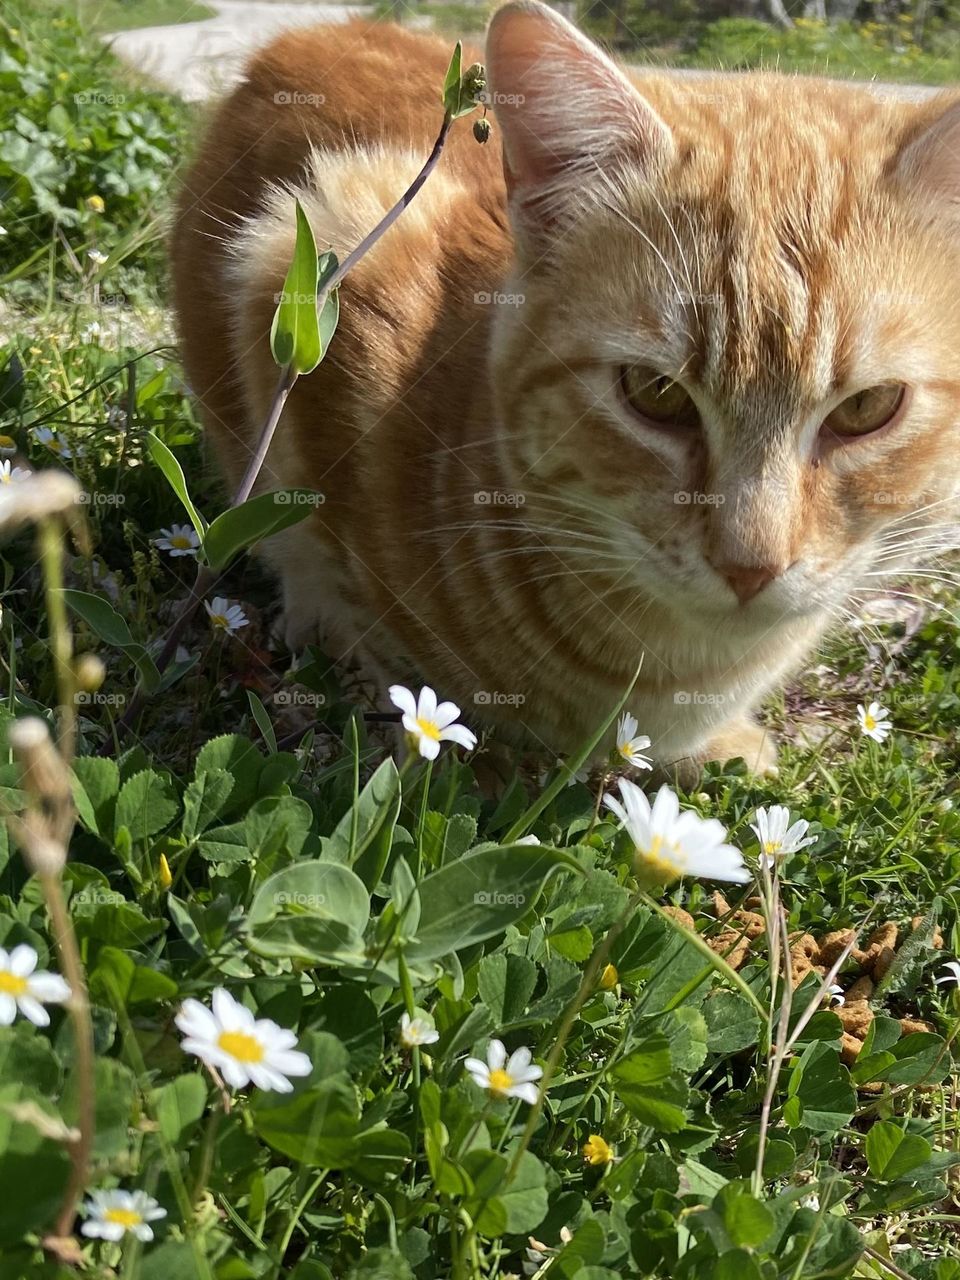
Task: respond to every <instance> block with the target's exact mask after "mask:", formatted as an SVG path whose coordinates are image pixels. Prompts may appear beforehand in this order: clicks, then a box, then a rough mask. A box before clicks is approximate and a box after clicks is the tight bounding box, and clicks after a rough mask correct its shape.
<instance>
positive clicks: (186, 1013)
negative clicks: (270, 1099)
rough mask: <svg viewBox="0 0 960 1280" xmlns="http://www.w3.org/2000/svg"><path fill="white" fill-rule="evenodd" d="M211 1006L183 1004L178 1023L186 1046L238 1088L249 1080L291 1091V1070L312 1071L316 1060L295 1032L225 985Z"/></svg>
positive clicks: (186, 1050)
mask: <svg viewBox="0 0 960 1280" xmlns="http://www.w3.org/2000/svg"><path fill="white" fill-rule="evenodd" d="M211 1003H212V1005H213V1009H212V1011H211V1010H210V1009H208V1008H207V1007H206V1005H203V1004H201V1003H200V1001H199V1000H192V999H187V1000H184V1002H183V1004H182V1005H181V1006H180V1012H179V1013H178V1014H177V1016H176V1019H175V1021H176V1024H177V1026H178V1027H179V1028H180V1030H181V1031H182V1032H183V1034H184V1039H183V1042H182V1044H181V1048H182V1049H183V1051H184V1053H192V1054H194V1055H195V1056H196V1057H198V1058H199V1059H200V1061H201V1062H205V1063H206V1064H207V1066H208V1067H216V1069H217V1070H218V1071H219V1072H220V1074H221V1075H222V1076H223V1078H224V1080H225V1081H226V1082H227V1084H228V1085H230V1086H231V1088H233V1089H242V1088H243V1086H244V1085H245V1084H247V1083H248V1082H249V1083H251V1084H255V1085H256V1086H257V1088H258V1089H275V1090H276V1091H277V1093H290V1091H291V1090H292V1089H293V1085H292V1084H291V1083H290V1081H289V1080H288V1079H287V1077H288V1076H308V1075H309V1074H310V1072H311V1071H312V1070H313V1065H312V1063H311V1062H310V1059H309V1058H308V1057H307V1055H306V1054H305V1053H300V1052H299V1050H297V1049H295V1048H294V1046H295V1045H296V1043H297V1036H296V1032H294V1031H288V1030H286V1029H285V1028H284V1027H281V1026H278V1025H277V1023H275V1022H273V1021H272V1020H271V1019H270V1018H255V1017H254V1016H253V1014H252V1013H251V1012H250V1010H249V1009H247V1008H246V1007H245V1006H244V1005H242V1004H240V1003H239V1002H238V1001H236V1000H234V998H233V996H232V995H231V994H230V992H229V991H227V990H226V989H225V988H224V987H217V988H216V989H215V990H214V992H213V995H212V997H211Z"/></svg>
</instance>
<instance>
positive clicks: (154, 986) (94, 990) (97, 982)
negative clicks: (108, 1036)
mask: <svg viewBox="0 0 960 1280" xmlns="http://www.w3.org/2000/svg"><path fill="white" fill-rule="evenodd" d="M178 990H179V988H178V987H177V984H176V983H175V982H174V981H173V979H172V978H168V977H167V975H166V974H165V973H158V972H157V970H156V969H150V968H148V967H147V966H146V965H141V964H137V963H136V962H135V961H134V959H133V957H132V956H131V955H130V954H129V953H128V952H126V951H121V950H120V949H119V948H118V947H101V948H100V950H99V951H98V953H97V963H96V967H95V968H94V969H93V972H92V973H91V974H90V992H91V994H92V995H93V996H94V997H95V998H97V999H99V1000H101V1001H102V1002H103V1003H105V1004H107V1005H108V1006H114V1007H115V1006H116V1005H118V1004H119V1005H120V1006H127V1007H132V1006H133V1005H137V1004H154V1003H156V1002H158V1001H160V1000H172V999H173V998H174V997H175V996H176V994H177V991H178Z"/></svg>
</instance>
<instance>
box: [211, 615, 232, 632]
mask: <svg viewBox="0 0 960 1280" xmlns="http://www.w3.org/2000/svg"><path fill="white" fill-rule="evenodd" d="M210 621H211V622H212V623H213V625H214V626H215V627H221V628H222V629H223V630H224V631H226V629H227V627H229V625H230V624H229V622H227V617H226V614H223V613H211V615H210Z"/></svg>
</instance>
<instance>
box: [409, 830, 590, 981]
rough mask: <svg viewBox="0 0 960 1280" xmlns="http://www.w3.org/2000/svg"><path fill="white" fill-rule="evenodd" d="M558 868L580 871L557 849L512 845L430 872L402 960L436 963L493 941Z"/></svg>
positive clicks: (526, 908)
mask: <svg viewBox="0 0 960 1280" xmlns="http://www.w3.org/2000/svg"><path fill="white" fill-rule="evenodd" d="M561 867H562V868H567V869H569V870H573V871H577V872H578V873H579V872H580V866H579V864H578V863H577V862H576V861H575V860H574V859H573V858H572V857H571V856H570V855H569V854H568V853H564V852H563V851H562V850H559V849H549V848H547V847H546V846H543V845H527V844H515V845H506V846H505V847H501V848H496V849H485V850H480V851H478V852H475V853H472V854H467V855H466V857H463V858H461V859H460V860H459V861H457V862H450V863H448V864H447V865H446V866H445V867H441V868H440V869H439V870H438V871H433V872H431V874H430V875H428V876H426V877H425V878H424V880H423V881H422V882H421V884H420V899H421V904H422V910H421V915H420V925H419V928H418V929H417V935H416V939H415V940H414V942H413V943H411V944H410V946H409V947H408V949H407V955H408V956H409V958H410V959H411V960H420V961H422V960H435V959H438V958H439V957H441V956H445V955H447V954H448V953H449V952H451V951H460V950H463V949H464V948H466V947H470V946H473V945H474V944H475V943H477V942H483V941H485V940H486V939H487V938H492V937H494V936H495V935H496V934H498V933H501V932H502V931H503V930H504V929H505V928H506V927H507V925H510V924H513V923H514V921H516V920H520V919H522V918H523V916H525V915H526V914H527V912H529V911H530V910H531V909H532V908H533V904H534V902H535V901H536V899H537V897H538V896H539V894H540V890H541V889H542V887H543V885H544V882H545V881H546V879H547V877H548V876H549V875H550V874H551V873H552V872H554V871H556V870H558V869H559V868H561Z"/></svg>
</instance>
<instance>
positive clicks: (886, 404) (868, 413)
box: [823, 382, 907, 439]
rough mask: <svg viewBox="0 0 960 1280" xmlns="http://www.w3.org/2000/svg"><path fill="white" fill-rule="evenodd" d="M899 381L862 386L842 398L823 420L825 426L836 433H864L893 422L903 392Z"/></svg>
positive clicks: (855, 434)
mask: <svg viewBox="0 0 960 1280" xmlns="http://www.w3.org/2000/svg"><path fill="white" fill-rule="evenodd" d="M906 390H907V389H906V387H905V386H904V385H903V383H902V382H880V383H878V384H877V386H875V387H865V388H864V389H863V390H862V391H855V392H854V394H853V395H852V396H847V398H846V400H842V401H841V402H840V404H838V405H837V407H836V408H835V409H833V410H832V411H831V412H830V413H829V414H827V416H826V418H824V420H823V426H824V429H825V430H826V431H827V432H829V433H831V434H832V435H835V436H843V437H845V438H848V439H849V438H851V437H855V436H867V435H870V433H871V432H872V431H879V430H880V428H881V427H885V426H886V425H887V423H888V422H892V421H893V419H894V418H895V417H896V416H897V414H898V413H899V411H900V407H901V405H902V404H903V401H904V396H905V395H906Z"/></svg>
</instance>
